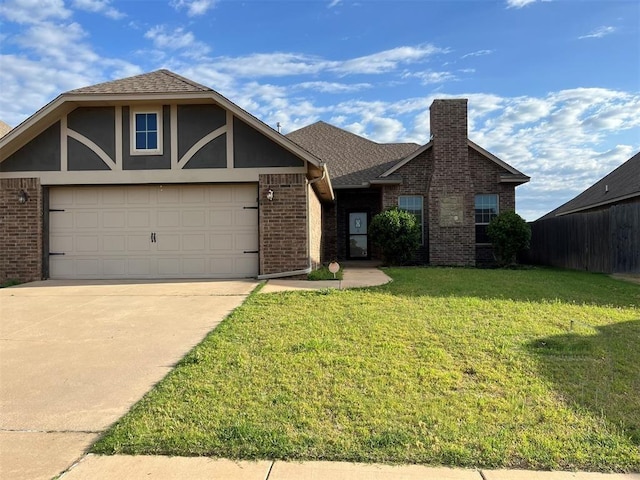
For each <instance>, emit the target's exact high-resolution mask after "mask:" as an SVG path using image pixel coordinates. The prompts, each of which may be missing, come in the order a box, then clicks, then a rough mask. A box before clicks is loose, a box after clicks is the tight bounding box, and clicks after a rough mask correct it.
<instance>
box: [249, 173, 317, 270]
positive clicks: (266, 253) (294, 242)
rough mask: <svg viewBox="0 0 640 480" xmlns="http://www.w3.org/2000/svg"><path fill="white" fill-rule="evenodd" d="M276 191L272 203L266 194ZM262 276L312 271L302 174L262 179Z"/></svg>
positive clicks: (305, 192)
mask: <svg viewBox="0 0 640 480" xmlns="http://www.w3.org/2000/svg"><path fill="white" fill-rule="evenodd" d="M269 190H273V200H271V201H269V200H268V199H267V192H268V191H269ZM258 191H259V198H258V201H259V204H260V216H259V218H260V275H270V274H274V273H284V272H291V271H296V270H304V269H306V268H308V267H309V235H308V233H309V232H308V212H309V209H308V199H307V183H306V177H305V175H304V174H301V173H286V174H266V175H260V176H259V189H258Z"/></svg>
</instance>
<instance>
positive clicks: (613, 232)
mask: <svg viewBox="0 0 640 480" xmlns="http://www.w3.org/2000/svg"><path fill="white" fill-rule="evenodd" d="M529 261H530V262H531V263H535V264H540V265H551V266H554V267H562V268H572V269H575V270H587V271H590V272H603V273H640V203H638V202H636V203H628V204H622V205H614V206H612V207H610V208H609V209H607V210H600V211H596V212H588V213H574V214H571V215H564V216H561V217H555V218H551V219H548V220H538V221H537V222H533V223H532V224H531V249H530V251H529Z"/></svg>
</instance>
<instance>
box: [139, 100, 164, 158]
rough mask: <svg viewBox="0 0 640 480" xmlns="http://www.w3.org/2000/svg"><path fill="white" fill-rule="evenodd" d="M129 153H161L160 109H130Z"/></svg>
mask: <svg viewBox="0 0 640 480" xmlns="http://www.w3.org/2000/svg"><path fill="white" fill-rule="evenodd" d="M131 155H162V109H161V108H155V109H154V108H145V109H131Z"/></svg>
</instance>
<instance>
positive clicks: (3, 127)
mask: <svg viewBox="0 0 640 480" xmlns="http://www.w3.org/2000/svg"><path fill="white" fill-rule="evenodd" d="M9 130H11V127H10V126H9V125H7V124H6V123H4V122H3V121H2V120H0V138H1V137H4V136H5V135H6V134H7V133H9Z"/></svg>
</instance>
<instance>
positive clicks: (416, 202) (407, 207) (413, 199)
mask: <svg viewBox="0 0 640 480" xmlns="http://www.w3.org/2000/svg"><path fill="white" fill-rule="evenodd" d="M398 208H399V209H400V210H404V211H405V212H409V213H412V214H413V215H414V216H415V217H416V222H418V225H419V226H420V244H421V245H424V227H423V225H424V221H423V219H424V215H423V209H422V196H421V195H401V196H399V197H398Z"/></svg>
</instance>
